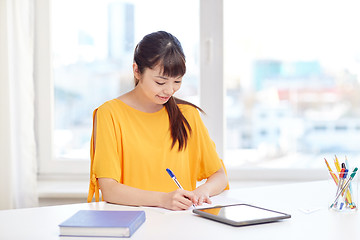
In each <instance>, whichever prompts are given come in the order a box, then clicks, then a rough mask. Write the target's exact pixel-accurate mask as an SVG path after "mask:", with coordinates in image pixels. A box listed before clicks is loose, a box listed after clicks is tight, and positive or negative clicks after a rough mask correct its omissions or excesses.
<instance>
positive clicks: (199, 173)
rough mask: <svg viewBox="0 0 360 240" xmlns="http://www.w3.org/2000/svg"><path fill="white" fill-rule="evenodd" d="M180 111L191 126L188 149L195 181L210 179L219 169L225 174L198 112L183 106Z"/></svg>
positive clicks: (190, 107)
mask: <svg viewBox="0 0 360 240" xmlns="http://www.w3.org/2000/svg"><path fill="white" fill-rule="evenodd" d="M182 110H183V114H184V115H185V117H186V119H187V120H188V122H189V123H190V126H191V141H190V142H189V144H190V145H189V147H190V148H191V150H190V158H191V159H192V161H193V166H192V174H194V175H195V176H196V179H197V181H201V180H203V179H207V178H208V177H210V176H211V175H212V174H214V173H215V172H216V171H218V170H219V169H220V168H221V167H223V168H224V170H225V172H226V169H225V166H224V164H223V162H222V160H221V159H220V158H219V155H218V154H217V152H216V146H215V143H214V142H213V140H212V139H211V138H210V135H209V132H208V130H207V128H206V126H205V124H204V122H203V121H202V119H201V117H200V113H199V111H198V110H197V109H196V108H194V107H192V106H183V107H182Z"/></svg>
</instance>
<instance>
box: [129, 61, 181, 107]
mask: <svg viewBox="0 0 360 240" xmlns="http://www.w3.org/2000/svg"><path fill="white" fill-rule="evenodd" d="M134 74H135V77H136V78H137V79H139V83H138V85H137V86H136V87H139V88H141V90H142V92H143V93H144V95H145V97H146V98H147V99H148V100H149V101H151V102H153V103H155V104H161V105H162V104H165V103H166V102H167V101H168V100H169V98H170V97H171V96H172V95H174V93H175V92H176V91H178V90H179V89H180V87H181V82H182V76H180V77H175V78H174V77H167V76H164V75H162V74H161V67H160V66H156V67H154V68H153V69H149V68H145V70H144V73H143V74H140V73H139V72H138V70H137V66H136V64H135V66H134Z"/></svg>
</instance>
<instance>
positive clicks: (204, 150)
mask: <svg viewBox="0 0 360 240" xmlns="http://www.w3.org/2000/svg"><path fill="white" fill-rule="evenodd" d="M133 72H134V80H135V88H134V89H133V90H132V91H130V92H128V93H126V94H124V95H122V96H120V97H118V98H116V99H113V100H110V101H108V102H106V103H104V104H103V105H101V106H100V107H99V108H97V109H96V110H95V111H94V114H93V121H94V125H93V134H92V138H91V173H90V174H91V175H90V188H89V196H88V201H89V202H90V201H92V198H93V196H94V194H95V200H96V201H99V189H101V193H102V199H103V200H105V201H107V202H110V203H117V204H124V205H134V206H156V207H162V208H166V209H171V210H185V209H188V208H189V207H190V206H192V205H193V204H194V205H201V204H203V203H211V201H210V198H209V197H211V196H213V195H216V194H219V193H221V192H222V191H223V190H224V189H225V188H227V186H228V180H227V176H226V173H225V169H224V165H223V162H222V160H221V159H220V158H219V157H218V155H217V153H216V149H215V145H214V143H213V141H212V140H211V139H210V137H209V134H208V131H207V129H206V127H205V126H204V124H203V122H202V120H201V118H200V115H199V110H200V111H202V110H201V109H199V108H198V107H196V106H195V105H193V104H191V103H188V102H186V101H183V100H180V99H177V98H175V97H174V96H173V95H174V93H175V92H176V91H178V90H179V89H180V87H181V83H182V77H183V76H184V74H185V72H186V65H185V56H184V53H183V50H182V47H181V44H180V42H179V41H178V40H177V38H175V37H174V36H173V35H171V34H170V33H167V32H164V31H159V32H154V33H151V34H149V35H146V36H145V37H144V38H143V39H142V40H141V41H140V43H139V44H138V45H137V46H136V48H135V53H134V62H133ZM167 168H169V169H171V170H172V171H173V173H174V174H175V175H176V177H177V179H178V181H179V182H180V183H181V185H182V187H183V189H179V188H178V186H177V185H176V184H175V183H174V182H173V180H172V179H171V178H170V176H169V175H168V173H167V172H166V169H167ZM203 179H206V182H205V183H204V184H202V185H201V186H199V187H196V183H197V181H201V180H203Z"/></svg>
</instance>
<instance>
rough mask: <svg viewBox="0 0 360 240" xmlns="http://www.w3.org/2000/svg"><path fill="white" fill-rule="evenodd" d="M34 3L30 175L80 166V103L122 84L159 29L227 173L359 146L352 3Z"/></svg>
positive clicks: (91, 104) (91, 103) (295, 163)
mask: <svg viewBox="0 0 360 240" xmlns="http://www.w3.org/2000/svg"><path fill="white" fill-rule="evenodd" d="M36 3H37V10H38V13H39V14H37V15H36V23H37V42H36V45H37V48H36V49H37V61H36V63H37V71H36V76H37V80H38V84H37V92H38V94H37V104H38V109H39V114H38V117H39V119H38V121H37V122H38V129H39V133H38V135H39V143H40V144H39V145H40V150H39V154H40V159H41V160H40V172H42V173H51V172H59V173H61V172H67V173H79V169H80V171H81V170H83V171H84V170H85V171H87V170H88V167H87V166H86V164H89V161H88V154H89V149H88V148H89V138H90V134H91V132H90V131H91V122H92V119H91V115H92V111H93V110H94V108H95V107H97V106H99V105H100V104H101V103H102V102H104V101H106V100H108V99H111V98H114V97H117V96H118V95H119V94H121V93H122V92H125V91H128V90H129V89H131V88H132V81H131V79H132V73H131V71H132V69H131V62H132V51H133V48H134V44H135V43H137V42H138V41H139V40H140V38H141V37H142V36H144V35H145V34H147V33H149V32H151V31H157V30H160V29H163V30H167V31H169V32H172V33H174V35H175V36H177V37H178V38H179V40H180V41H181V42H182V44H183V47H184V50H185V54H186V55H187V66H188V72H187V74H186V78H184V85H183V87H182V90H181V93H180V94H181V95H182V96H181V97H183V98H185V99H188V100H190V101H192V102H194V103H196V104H199V105H200V106H201V107H202V108H204V109H205V110H206V112H207V115H208V116H207V117H205V118H204V121H205V124H206V125H207V127H208V129H209V132H210V135H211V137H212V138H213V140H214V141H215V143H216V145H217V149H218V152H219V155H220V156H221V157H222V158H223V159H224V161H225V163H226V165H227V167H228V170H230V172H232V171H233V170H234V169H237V168H239V169H245V170H244V171H248V169H251V170H256V169H257V170H259V169H260V172H261V169H266V170H268V169H272V170H276V171H277V172H276V171H267V172H266V174H265V175H264V174H262V175H261V176H260V177H266V176H269V177H272V176H275V175H276V176H278V175H279V174H278V172H279V171H280V172H281V171H282V172H287V173H289V174H290V175H291V171H293V170H295V171H296V170H297V169H305V171H309V169H310V170H311V169H317V170H319V169H323V168H324V166H323V161H322V160H323V158H324V157H327V158H329V159H331V158H333V156H334V154H337V156H338V157H339V158H343V157H344V156H345V155H346V156H347V158H348V159H349V160H351V159H354V158H356V156H358V154H359V149H360V139H359V138H360V135H359V134H358V131H356V130H359V126H360V120H359V119H360V118H359V115H360V112H359V109H360V108H359V107H360V106H359V104H360V101H359V97H358V96H359V94H358V92H359V90H360V89H359V88H360V82H359V74H360V72H359V69H360V61H359V59H360V58H359V56H360V45H359V44H358V43H359V42H360V34H359V31H357V28H358V27H357V25H356V23H358V22H359V21H360V19H359V18H360V16H359V14H357V12H356V11H357V9H358V8H357V2H356V1H355V0H345V1H340V0H336V1H331V2H329V1H325V0H322V1H310V0H305V1H304V0H302V1H286V0H271V1H267V0H254V1H236V0H223V1H216V0H214V1H208V0H199V2H197V1H195V3H194V2H193V1H191V0H186V1H177V2H176V1H165V0H155V1H140V0H127V1H126V0H123V1H120V0H111V1H110V0H106V1H100V0H91V1H84V0H83V1H80V0H78V1H69V0H66V1H60V0H53V1H50V0H36ZM50 3H52V4H50ZM175 5H176V7H174V6H175ZM50 6H51V8H50ZM50 9H56V11H53V14H50V13H51V12H52V11H50ZM116 13H121V14H116ZM64 16H66V17H64ZM334 16H337V17H334ZM50 17H51V18H50ZM50 19H52V21H50ZM50 22H51V23H52V24H51V25H50V24H49V23H50ZM50 36H52V38H50ZM199 53H200V54H199ZM50 56H52V58H51V57H50ZM50 63H51V64H50ZM200 78H201V80H202V81H199V79H200ZM100 81H101V84H100V83H99V82H100ZM40 126H41V127H40ZM336 126H338V127H336ZM339 126H340V128H339ZM81 159H82V160H81ZM84 159H85V160H86V161H84ZM281 169H282V170H281ZM248 172H249V171H248ZM251 173H252V174H251V176H250V175H249V174H247V175H246V174H244V175H242V174H238V175H242V176H245V177H249V176H250V177H252V176H253V175H254V174H253V171H251ZM263 173H264V172H263ZM271 174H273V175H271ZM308 176H310V174H306V176H305V177H308Z"/></svg>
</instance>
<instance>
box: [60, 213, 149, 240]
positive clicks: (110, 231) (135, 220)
mask: <svg viewBox="0 0 360 240" xmlns="http://www.w3.org/2000/svg"><path fill="white" fill-rule="evenodd" d="M144 222H145V212H144V211H101V210H80V211H78V212H77V213H75V214H74V215H73V216H71V217H70V218H69V219H67V220H66V221H64V222H63V223H61V224H60V225H59V227H60V236H61V237H63V236H64V237H65V236H69V237H75V236H76V237H131V235H132V234H133V233H134V232H135V231H136V230H137V229H138V228H139V227H140V226H141V225H142V224H143V223H144Z"/></svg>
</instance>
